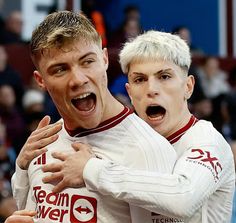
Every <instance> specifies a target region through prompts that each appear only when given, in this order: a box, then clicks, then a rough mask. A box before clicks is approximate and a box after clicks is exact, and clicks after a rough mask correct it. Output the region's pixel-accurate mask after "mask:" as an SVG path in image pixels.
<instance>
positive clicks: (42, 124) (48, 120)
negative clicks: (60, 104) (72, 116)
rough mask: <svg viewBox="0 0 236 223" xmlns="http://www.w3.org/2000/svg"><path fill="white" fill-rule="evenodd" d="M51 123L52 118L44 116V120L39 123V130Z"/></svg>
mask: <svg viewBox="0 0 236 223" xmlns="http://www.w3.org/2000/svg"><path fill="white" fill-rule="evenodd" d="M50 121H51V118H50V116H48V115H46V116H44V117H43V119H42V120H41V121H40V122H39V124H38V127H37V129H41V128H43V127H45V126H47V125H49V123H50Z"/></svg>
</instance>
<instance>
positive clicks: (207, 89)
mask: <svg viewBox="0 0 236 223" xmlns="http://www.w3.org/2000/svg"><path fill="white" fill-rule="evenodd" d="M96 2H99V1H94V0H86V1H82V11H83V13H84V14H86V15H87V16H88V17H89V18H90V19H91V21H92V22H93V23H94V25H95V27H96V29H97V31H98V32H99V33H100V35H101V36H102V39H103V46H104V47H107V48H108V52H109V57H110V65H109V68H108V79H109V88H110V90H111V92H112V93H113V94H114V96H115V97H116V98H117V99H118V100H120V101H121V102H122V103H124V104H125V105H127V106H130V107H131V106H132V105H131V103H130V100H129V97H128V95H127V92H126V90H125V83H126V82H127V76H126V75H124V74H123V73H122V71H121V69H120V66H119V62H118V54H119V51H120V49H121V47H122V45H123V44H124V43H125V42H126V41H128V40H129V39H130V38H134V37H136V36H137V35H139V34H140V33H142V32H144V30H143V29H142V25H141V22H140V19H141V16H142V15H141V14H140V10H139V8H138V7H137V6H135V5H128V6H127V7H126V8H125V9H124V12H123V22H122V24H120V26H119V27H117V29H116V30H112V31H110V30H109V29H108V28H107V26H106V21H105V19H104V16H103V14H102V13H101V12H100V11H99V10H98V8H97V6H96ZM53 10H54V9H53V7H52V8H51V9H50V11H49V13H50V12H52V11H53ZM22 23H23V20H22V15H21V12H20V11H12V12H10V13H9V15H8V16H7V17H6V18H5V19H3V18H0V222H3V221H4V219H5V218H6V217H7V216H9V215H10V214H11V213H12V212H13V211H14V210H16V204H15V202H14V200H13V199H12V195H11V187H10V179H11V176H12V174H13V173H14V166H15V159H16V157H17V155H18V153H19V151H20V149H21V148H22V146H23V145H24V142H25V141H26V139H27V137H28V136H29V135H30V134H31V132H32V131H33V130H34V129H35V128H36V126H37V124H38V122H39V120H41V118H42V117H43V116H44V115H45V114H48V115H50V116H51V118H52V122H55V121H57V120H59V118H60V116H59V114H58V113H57V111H56V108H55V106H54V105H53V102H52V100H51V98H50V96H49V95H48V94H47V93H45V92H43V91H42V90H41V89H40V88H38V87H37V85H36V83H35V82H34V79H33V75H32V71H33V69H34V68H33V65H32V63H31V62H30V57H29V54H28V43H27V42H24V41H23V40H22V39H21V32H22ZM173 33H175V34H176V35H179V36H180V37H181V38H183V39H184V40H186V41H187V43H188V44H189V46H190V49H191V52H192V57H193V62H192V66H191V68H190V74H193V75H194V76H195V79H196V84H195V91H194V93H193V96H192V98H191V99H190V101H189V107H190V109H191V111H192V113H193V114H194V115H195V116H196V117H197V118H199V119H206V120H209V121H211V122H212V123H213V125H214V126H215V127H216V128H217V129H218V130H219V131H220V132H221V133H222V134H223V135H224V137H225V138H226V139H227V140H228V142H229V143H230V144H231V145H232V149H233V150H236V64H235V67H234V66H230V69H229V68H228V66H224V63H223V60H222V58H219V57H217V56H215V55H214V56H212V55H206V54H205V53H204V50H203V49H201V46H195V45H194V43H192V42H191V30H190V29H189V28H188V27H185V26H184V25H182V24H179V26H178V27H176V28H175V29H174V30H173Z"/></svg>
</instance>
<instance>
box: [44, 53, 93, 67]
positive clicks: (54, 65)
mask: <svg viewBox="0 0 236 223" xmlns="http://www.w3.org/2000/svg"><path fill="white" fill-rule="evenodd" d="M90 55H95V56H96V55H97V54H96V53H94V52H88V53H86V54H84V55H83V56H81V57H80V58H79V60H80V61H81V60H83V59H84V58H86V57H87V56H90ZM64 65H66V63H57V64H52V65H51V66H50V67H48V69H47V70H48V71H50V70H52V69H53V68H55V67H60V66H64Z"/></svg>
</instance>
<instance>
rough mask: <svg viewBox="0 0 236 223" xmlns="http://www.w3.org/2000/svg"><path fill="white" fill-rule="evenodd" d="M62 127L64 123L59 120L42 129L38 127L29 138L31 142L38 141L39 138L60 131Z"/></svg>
mask: <svg viewBox="0 0 236 223" xmlns="http://www.w3.org/2000/svg"><path fill="white" fill-rule="evenodd" d="M61 128H62V123H61V122H57V123H54V124H50V125H47V126H45V127H43V128H41V129H36V130H35V131H33V132H32V134H31V135H30V138H29V140H28V141H29V142H31V141H37V140H39V139H43V138H47V137H50V136H52V135H55V134H56V133H58V132H59V131H60V130H61Z"/></svg>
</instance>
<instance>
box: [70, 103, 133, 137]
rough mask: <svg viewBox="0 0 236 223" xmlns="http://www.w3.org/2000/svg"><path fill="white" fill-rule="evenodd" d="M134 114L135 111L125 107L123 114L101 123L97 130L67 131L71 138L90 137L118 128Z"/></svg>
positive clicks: (79, 129)
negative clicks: (117, 126) (118, 125)
mask: <svg viewBox="0 0 236 223" xmlns="http://www.w3.org/2000/svg"><path fill="white" fill-rule="evenodd" d="M132 113H133V110H131V109H130V108H128V107H124V109H123V111H122V112H120V113H119V114H118V115H116V116H114V117H112V118H110V119H108V120H106V121H104V122H102V123H100V124H99V125H98V126H97V127H96V128H92V129H84V128H78V129H76V130H73V131H70V130H68V129H66V131H67V132H68V134H69V135H70V136H74V137H75V136H76V137H82V136H86V135H90V134H93V133H96V132H102V131H104V130H107V129H110V128H112V127H114V126H116V125H117V124H119V123H120V122H121V121H122V120H124V119H125V118H126V117H127V116H128V115H130V114H132Z"/></svg>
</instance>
